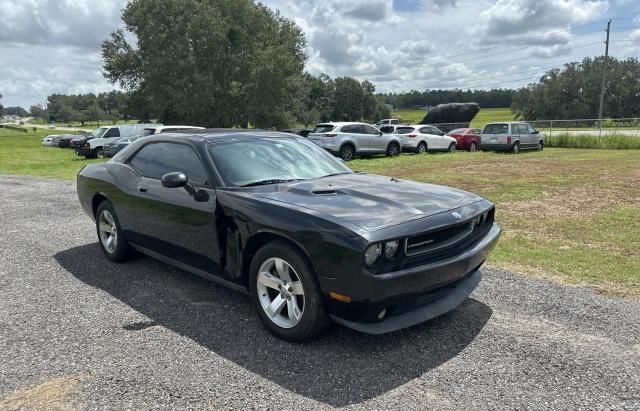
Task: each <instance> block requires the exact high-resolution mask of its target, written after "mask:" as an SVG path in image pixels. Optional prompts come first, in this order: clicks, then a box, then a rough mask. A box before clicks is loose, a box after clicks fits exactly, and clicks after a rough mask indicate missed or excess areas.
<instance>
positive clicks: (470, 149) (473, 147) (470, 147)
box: [469, 141, 478, 153]
mask: <svg viewBox="0 0 640 411" xmlns="http://www.w3.org/2000/svg"><path fill="white" fill-rule="evenodd" d="M477 150H478V146H477V145H476V143H475V141H472V142H471V144H470V145H469V151H470V152H472V153H475V152H476V151H477Z"/></svg>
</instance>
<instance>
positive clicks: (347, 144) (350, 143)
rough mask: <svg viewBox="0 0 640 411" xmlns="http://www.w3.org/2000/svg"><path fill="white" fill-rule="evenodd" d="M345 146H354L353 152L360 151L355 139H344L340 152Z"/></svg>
mask: <svg viewBox="0 0 640 411" xmlns="http://www.w3.org/2000/svg"><path fill="white" fill-rule="evenodd" d="M344 146H351V148H353V154H354V155H355V154H356V153H357V152H358V148H357V147H356V143H354V142H353V140H346V141H343V142H342V144H340V148H339V149H338V152H340V151H341V150H342V147H344Z"/></svg>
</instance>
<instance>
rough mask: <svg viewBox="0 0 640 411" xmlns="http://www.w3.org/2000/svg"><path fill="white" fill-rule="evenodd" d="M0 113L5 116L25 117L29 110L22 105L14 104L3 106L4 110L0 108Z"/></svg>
mask: <svg viewBox="0 0 640 411" xmlns="http://www.w3.org/2000/svg"><path fill="white" fill-rule="evenodd" d="M0 113H2V114H4V115H5V116H18V117H27V116H28V115H29V112H28V111H27V110H25V109H24V108H22V107H19V106H14V107H5V108H4V110H0Z"/></svg>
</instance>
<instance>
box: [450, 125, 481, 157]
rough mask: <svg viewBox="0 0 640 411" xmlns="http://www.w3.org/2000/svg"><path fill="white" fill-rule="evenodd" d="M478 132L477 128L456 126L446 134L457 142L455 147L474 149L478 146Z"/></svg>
mask: <svg viewBox="0 0 640 411" xmlns="http://www.w3.org/2000/svg"><path fill="white" fill-rule="evenodd" d="M480 133H481V131H480V129H479V128H456V129H455V130H451V131H449V132H448V133H447V135H448V136H449V137H453V138H455V139H456V141H457V142H458V144H457V146H456V149H458V150H468V151H476V150H477V149H478V147H480Z"/></svg>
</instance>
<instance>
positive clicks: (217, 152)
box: [208, 138, 352, 187]
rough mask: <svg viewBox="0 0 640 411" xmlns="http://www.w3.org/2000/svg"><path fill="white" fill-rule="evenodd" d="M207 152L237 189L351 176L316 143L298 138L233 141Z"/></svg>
mask: <svg viewBox="0 0 640 411" xmlns="http://www.w3.org/2000/svg"><path fill="white" fill-rule="evenodd" d="M208 150H209V153H210V154H211V158H212V160H213V163H214V164H215V166H216V168H217V170H218V172H219V173H220V176H221V177H222V180H223V181H224V182H225V184H227V185H230V186H236V187H241V186H246V185H250V184H255V183H258V182H264V184H270V183H276V182H282V181H289V180H307V179H311V178H318V177H324V176H327V175H331V174H343V173H352V171H351V170H350V169H349V168H348V167H347V166H346V165H344V164H342V163H341V162H340V161H339V160H337V159H336V158H335V157H333V156H331V155H330V154H328V153H327V152H326V151H324V150H323V149H321V148H320V147H318V146H317V145H315V144H314V143H311V142H308V141H306V140H304V139H298V138H256V139H242V140H232V141H226V142H220V143H216V144H210V145H209V146H208Z"/></svg>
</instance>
